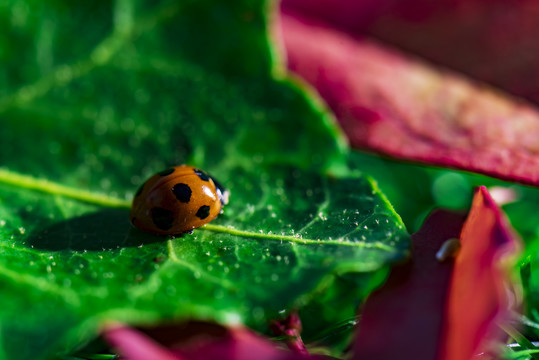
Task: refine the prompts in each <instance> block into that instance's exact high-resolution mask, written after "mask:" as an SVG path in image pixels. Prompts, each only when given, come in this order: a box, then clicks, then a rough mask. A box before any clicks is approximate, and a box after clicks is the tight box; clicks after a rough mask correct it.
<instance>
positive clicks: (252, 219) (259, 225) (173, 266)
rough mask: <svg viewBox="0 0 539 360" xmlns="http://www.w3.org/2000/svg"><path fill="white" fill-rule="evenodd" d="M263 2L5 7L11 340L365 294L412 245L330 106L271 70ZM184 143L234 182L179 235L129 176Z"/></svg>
mask: <svg viewBox="0 0 539 360" xmlns="http://www.w3.org/2000/svg"><path fill="white" fill-rule="evenodd" d="M47 5H50V6H47ZM265 6H268V5H267V4H261V3H260V2H258V1H248V0H244V1H235V2H219V1H209V0H208V1H197V2H192V1H191V2H190V1H184V2H161V3H156V2H150V1H148V2H131V1H128V0H118V1H116V2H115V3H113V4H112V3H110V2H97V3H94V4H92V5H85V4H83V3H80V4H79V3H72V2H63V1H50V2H46V3H45V2H37V1H36V2H20V1H12V2H10V3H9V6H3V7H0V24H3V25H1V26H2V27H3V29H2V30H3V31H1V32H0V49H2V50H0V59H2V60H5V61H3V63H4V64H5V66H4V67H3V68H2V69H0V78H2V79H4V80H5V81H4V82H0V83H2V84H5V86H3V87H2V88H1V89H0V124H1V126H2V131H0V164H1V165H2V170H1V171H0V288H1V289H2V294H3V296H2V300H0V304H1V305H2V306H1V307H0V359H15V358H16V359H40V358H46V357H48V356H51V355H52V354H54V353H56V352H58V351H60V350H62V349H63V350H62V351H65V352H70V351H72V350H73V349H74V348H76V347H77V346H79V345H81V344H83V343H84V342H85V341H88V340H89V339H91V338H92V337H94V336H95V335H96V333H97V331H98V329H99V326H101V325H103V324H104V323H106V322H107V321H113V320H116V321H125V322H129V323H134V324H143V323H155V322H157V321H160V320H165V319H167V320H170V319H176V320H182V319H187V318H192V317H194V318H198V319H209V320H216V321H220V322H223V323H237V322H242V323H245V324H248V325H251V326H253V327H257V328H263V327H264V325H265V324H266V323H267V321H268V320H269V319H271V318H272V317H276V316H277V315H278V313H279V312H280V311H281V310H283V309H289V308H291V307H302V306H305V305H307V304H310V303H313V302H312V300H313V299H314V298H318V295H319V294H321V293H322V292H325V295H324V298H325V299H327V303H325V304H322V305H321V304H320V303H319V304H318V305H316V306H322V307H324V306H326V307H331V306H332V303H334V302H335V301H338V300H339V299H342V298H351V300H354V299H355V300H356V301H357V302H359V301H360V300H361V297H363V296H364V295H365V294H367V293H368V291H370V290H371V289H372V288H373V287H375V286H377V285H379V284H380V283H381V282H382V281H383V274H385V272H386V271H387V266H388V264H390V263H392V262H394V261H397V260H399V259H402V258H403V257H405V256H406V255H407V253H408V245H409V244H408V235H407V233H406V231H405V230H404V227H403V224H402V222H401V221H400V218H399V217H398V216H397V215H396V214H395V213H394V211H393V209H392V208H391V206H390V205H389V203H388V202H387V201H386V200H385V198H384V197H383V196H382V195H381V194H380V192H379V191H378V190H377V188H376V187H374V186H373V185H372V183H371V182H370V180H369V179H367V178H365V177H363V176H361V175H358V174H356V173H354V172H351V171H348V170H347V166H346V161H347V150H346V146H345V145H344V141H343V139H342V136H341V134H340V133H339V132H338V130H336V126H335V125H334V124H333V122H332V121H331V119H330V117H329V116H328V115H327V114H326V113H325V112H324V110H323V109H322V108H321V107H320V106H319V105H318V104H316V103H314V102H311V101H310V100H309V99H308V97H307V95H305V93H304V92H303V91H302V90H301V88H300V87H298V86H297V85H296V84H294V83H292V82H290V81H288V80H283V79H276V78H274V77H272V74H276V73H277V70H278V69H277V67H276V66H275V65H272V64H273V63H274V60H275V59H273V58H272V49H271V48H270V46H269V42H268V38H267V37H268V36H267V31H266V26H267V22H268V21H267V19H266V15H265V14H266V12H265V10H266V9H265ZM14 39H16V40H14ZM29 44H34V47H32V46H30V45H29ZM15 54H18V55H17V56H15ZM181 163H189V164H192V165H196V166H199V167H201V168H203V169H205V170H207V171H209V172H210V173H212V175H214V176H215V177H217V178H218V179H219V181H220V182H222V183H223V184H224V185H225V186H226V187H228V188H229V189H230V191H231V201H230V204H229V206H228V207H227V208H225V213H224V214H223V215H221V216H220V217H219V218H218V219H217V220H216V221H215V222H213V223H212V224H211V226H208V227H206V228H205V229H198V230H196V231H195V233H194V234H192V235H185V236H183V237H179V238H176V239H167V238H164V237H160V236H155V235H152V234H147V233H143V232H141V231H139V230H138V229H135V228H133V227H132V226H131V225H130V224H129V220H128V212H129V209H128V206H129V199H130V198H131V196H132V194H133V193H134V191H135V190H136V188H137V187H138V186H139V185H140V183H141V182H142V181H143V180H144V179H145V178H146V177H147V176H149V175H150V174H152V173H153V172H155V171H158V170H161V169H162V168H164V167H166V166H170V165H175V164H181ZM20 174H23V176H20ZM44 180H46V181H44ZM103 194H106V195H103ZM354 274H356V275H354ZM371 274H372V276H371ZM381 274H382V275H381ZM335 276H339V277H340V278H341V279H346V282H347V283H348V284H354V286H356V288H355V289H353V290H351V289H350V288H348V287H346V286H342V284H341V283H340V282H337V283H335V282H334V279H335ZM351 293H353V294H354V296H350V294H351ZM313 304H314V303H313ZM313 306H314V305H313ZM351 311H354V309H353V308H352V307H351V306H350V307H344V308H342V309H340V310H337V311H334V312H327V311H326V312H325V313H324V316H320V318H313V319H312V320H311V322H312V326H313V328H317V329H323V328H325V327H327V325H328V324H330V323H331V322H335V321H337V320H342V319H346V318H349V317H351V316H353V315H354V314H353V313H352V314H351V313H350V312H351Z"/></svg>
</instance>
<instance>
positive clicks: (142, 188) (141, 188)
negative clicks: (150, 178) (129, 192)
mask: <svg viewBox="0 0 539 360" xmlns="http://www.w3.org/2000/svg"><path fill="white" fill-rule="evenodd" d="M142 190H144V184H142V185H140V186H139V188H138V190H137V192H136V193H135V197H137V196H140V194H142Z"/></svg>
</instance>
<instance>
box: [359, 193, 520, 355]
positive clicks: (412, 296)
mask: <svg viewBox="0 0 539 360" xmlns="http://www.w3.org/2000/svg"><path fill="white" fill-rule="evenodd" d="M462 224H463V217H462V216H460V215H457V214H454V213H450V212H446V211H435V212H433V213H432V214H431V215H430V216H429V217H428V218H427V220H426V221H425V223H424V225H423V227H422V228H421V230H420V231H418V232H417V233H416V234H414V235H413V236H412V239H413V255H412V261H411V263H408V264H405V265H401V266H399V267H396V268H395V269H394V270H393V271H392V273H391V276H390V277H389V279H388V282H387V283H386V285H384V287H383V288H382V289H380V290H379V291H377V292H375V293H374V294H372V295H371V296H370V297H369V299H368V300H367V302H366V304H365V307H364V309H363V312H362V318H361V322H360V325H359V330H358V333H357V335H356V342H355V344H354V359H374V360H375V359H390V358H398V359H404V360H406V359H414V360H421V359H439V360H469V359H470V358H471V357H472V356H473V355H474V354H477V353H478V352H480V351H483V350H485V349H487V347H488V345H489V341H495V340H499V338H500V336H502V335H503V332H502V331H501V330H500V328H499V327H498V324H504V323H507V321H508V320H509V319H510V307H511V305H512V304H511V301H510V299H511V297H510V296H509V291H508V289H509V288H508V285H507V284H508V269H507V268H505V267H504V266H503V265H507V264H508V263H507V255H509V254H512V253H514V252H515V251H516V250H517V248H518V242H517V240H516V239H515V237H514V236H513V234H512V233H511V230H510V227H509V225H508V224H507V223H506V220H505V218H504V217H503V214H502V213H501V212H500V210H499V209H498V208H497V206H496V204H495V203H494V201H493V200H492V199H491V198H490V195H489V194H488V192H487V191H486V189H485V188H484V187H481V188H480V189H479V190H478V191H477V193H476V195H475V197H474V201H473V204H472V208H471V210H470V213H469V215H468V217H467V219H466V221H465V222H464V226H463V227H462ZM461 227H462V230H461ZM459 233H460V242H461V250H460V252H459V253H458V255H457V257H456V260H455V261H454V262H453V261H446V262H439V261H438V260H436V255H437V254H436V253H437V252H438V249H439V248H440V247H441V246H442V244H444V243H445V242H446V240H449V239H452V238H455V237H459ZM450 241H451V242H453V240H450ZM503 261H506V262H505V263H504V262H503Z"/></svg>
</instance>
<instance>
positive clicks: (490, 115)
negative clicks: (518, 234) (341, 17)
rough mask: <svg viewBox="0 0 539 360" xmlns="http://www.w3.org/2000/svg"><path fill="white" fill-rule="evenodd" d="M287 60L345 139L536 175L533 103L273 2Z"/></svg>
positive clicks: (395, 152) (491, 170)
mask: <svg viewBox="0 0 539 360" xmlns="http://www.w3.org/2000/svg"><path fill="white" fill-rule="evenodd" d="M281 15H282V17H281V22H280V29H278V32H279V33H280V34H281V35H282V40H283V44H284V47H285V48H286V51H287V58H288V66H289V68H290V69H291V70H292V71H293V72H296V73H297V74H299V75H300V76H301V77H303V78H304V79H305V80H306V81H307V82H309V83H310V84H311V85H313V86H314V87H315V88H316V89H317V90H318V91H319V93H320V94H321V96H322V97H323V98H324V99H325V101H326V102H327V103H328V105H329V106H330V107H331V109H332V110H333V112H334V113H335V114H336V116H337V118H338V119H339V121H340V123H341V125H342V127H343V129H344V131H345V132H346V134H347V135H348V137H349V139H350V142H351V143H352V145H353V146H354V147H357V148H367V149H372V150H376V151H379V152H382V153H386V154H389V155H392V156H395V157H399V158H405V159H410V160H415V161H421V162H426V163H429V164H435V165H443V166H450V167H455V168H461V169H466V170H470V171H475V172H481V173H485V174H489V175H492V176H497V177H501V178H504V179H509V180H516V181H520V182H524V183H530V184H535V185H539V156H537V153H538V152H539V113H538V112H537V111H536V110H535V109H534V108H532V107H531V106H529V105H526V104H524V103H522V102H520V101H518V100H516V99H514V98H511V97H509V96H503V95H501V94H499V93H497V92H495V91H493V90H492V89H488V88H485V87H483V86H479V85H474V84H472V83H470V82H469V81H467V80H465V79H464V78H462V77H459V76H457V75H455V74H451V73H448V72H442V71H440V70H437V69H434V68H432V67H429V66H427V65H426V64H424V63H422V62H420V61H418V60H417V59H413V58H410V57H406V56H404V55H403V54H400V53H399V52H397V51H395V50H389V49H387V48H383V47H381V46H380V45H378V44H376V43H375V42H373V41H371V40H367V39H364V38H360V37H352V36H350V35H348V34H346V33H344V32H340V31H338V30H336V29H335V28H333V27H332V26H331V25H328V24H325V23H321V22H315V21H312V20H309V19H307V18H306V17H305V16H303V15H301V14H298V13H291V12H287V11H283V12H281Z"/></svg>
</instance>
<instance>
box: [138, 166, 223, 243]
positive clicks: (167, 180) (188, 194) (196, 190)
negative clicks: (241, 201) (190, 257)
mask: <svg viewBox="0 0 539 360" xmlns="http://www.w3.org/2000/svg"><path fill="white" fill-rule="evenodd" d="M217 184H218V185H216V184H215V182H214V180H213V178H212V177H211V176H209V175H208V174H206V173H205V172H204V171H202V170H199V169H197V168H194V167H192V166H188V165H181V166H175V167H173V168H170V169H167V170H165V171H161V172H159V173H157V174H155V175H153V176H152V177H151V178H149V179H148V180H147V181H146V182H145V183H144V184H143V185H142V186H141V188H140V189H139V190H138V191H137V194H136V195H135V198H134V199H133V205H132V206H131V214H130V218H131V222H132V223H133V225H135V226H136V227H138V228H139V229H141V230H144V231H148V232H152V233H156V234H163V235H174V234H181V233H184V232H189V231H191V230H193V229H194V228H197V227H199V226H202V225H204V224H206V223H208V222H210V221H212V220H213V219H214V218H215V217H216V216H217V215H218V214H219V212H220V211H221V207H222V206H223V205H224V203H226V200H227V199H228V192H226V191H225V190H224V189H223V188H222V186H221V185H220V184H219V183H217Z"/></svg>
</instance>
